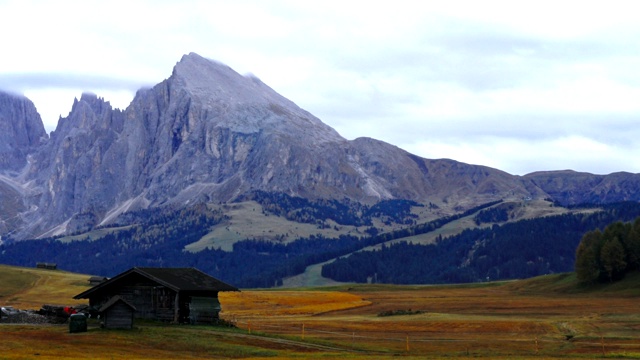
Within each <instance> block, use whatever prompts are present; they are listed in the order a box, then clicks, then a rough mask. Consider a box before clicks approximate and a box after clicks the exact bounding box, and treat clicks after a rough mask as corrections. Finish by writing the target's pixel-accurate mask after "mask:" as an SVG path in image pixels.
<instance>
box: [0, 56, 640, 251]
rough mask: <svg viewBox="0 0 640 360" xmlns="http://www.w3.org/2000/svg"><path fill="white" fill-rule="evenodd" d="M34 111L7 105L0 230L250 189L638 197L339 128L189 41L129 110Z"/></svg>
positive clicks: (310, 194)
mask: <svg viewBox="0 0 640 360" xmlns="http://www.w3.org/2000/svg"><path fill="white" fill-rule="evenodd" d="M5 98H6V95H5ZM0 99H2V98H0ZM8 101H9V100H6V101H5V102H8ZM20 101H25V100H19V99H18V100H15V99H14V100H11V105H7V106H5V108H9V109H12V108H15V107H16V106H18V107H19V105H13V104H14V103H15V104H18V103H19V102H20ZM24 106H27V105H24ZM31 106H33V104H31ZM29 109H31V108H30V107H29ZM0 110H2V109H0ZM34 112H35V107H33V109H32V110H28V111H26V112H24V114H25V115H24V116H22V117H20V116H17V117H16V116H15V114H14V113H16V112H15V111H14V112H12V114H14V115H13V116H12V117H11V119H12V120H10V121H7V120H5V121H3V122H0V125H2V124H4V125H3V126H5V128H7V127H8V125H7V124H18V125H21V126H22V127H23V128H29V129H31V130H29V136H28V139H29V142H28V144H25V145H20V147H18V148H17V149H18V150H19V151H18V152H16V153H14V154H17V155H12V156H13V158H12V160H11V164H9V163H6V164H4V165H1V164H2V163H0V173H1V174H2V175H3V176H4V179H5V180H2V179H3V178H1V177H0V183H2V184H5V185H6V186H4V187H1V186H0V191H1V192H2V193H1V194H3V196H6V197H7V198H8V199H11V201H12V202H14V203H16V204H18V203H20V204H21V205H20V206H18V205H16V206H15V208H14V209H6V210H4V211H3V215H2V216H3V217H2V219H1V221H2V224H3V227H0V234H1V233H3V232H4V234H9V235H10V236H11V237H12V238H15V239H25V238H33V237H43V236H54V235H60V234H68V233H71V232H75V231H80V230H81V229H91V228H93V227H96V226H104V225H108V224H109V223H110V221H113V220H114V219H115V218H117V217H118V215H119V214H122V213H124V212H126V211H131V210H139V209H146V208H154V207H162V206H190V205H192V204H196V203H202V202H214V203H227V202H233V201H236V200H237V199H241V198H243V197H246V196H247V194H251V193H252V192H254V191H267V192H275V193H283V194H287V195H290V196H299V197H303V198H309V199H333V200H340V201H342V200H344V199H349V200H350V201H356V202H362V203H365V204H374V203H376V202H378V201H380V200H387V199H407V200H412V201H417V202H420V203H427V202H429V203H432V204H435V205H436V206H438V207H440V208H442V209H443V210H444V211H449V213H451V212H454V211H460V210H465V209H468V208H472V207H474V206H477V205H478V204H481V203H487V202H490V201H494V200H498V199H503V198H512V199H513V198H515V199H518V198H526V197H540V198H551V199H553V200H555V201H557V202H559V203H562V204H564V205H570V204H576V203H580V202H598V201H597V200H601V201H602V202H611V201H620V200H634V201H637V200H640V195H639V194H640V192H638V191H637V189H639V188H640V175H639V174H628V173H614V174H610V175H593V174H587V173H578V172H572V173H567V172H548V171H546V172H535V173H532V174H527V175H524V176H515V175H511V174H508V173H506V172H504V171H501V170H498V169H493V168H490V167H486V166H479V165H469V164H465V163H461V162H457V161H455V160H449V159H424V158H421V157H419V156H416V155H414V154H410V153H409V152H407V151H405V150H402V149H400V148H398V147H397V146H394V145H391V144H387V143H384V142H382V141H379V140H375V139H371V138H357V139H355V140H346V139H345V138H343V137H342V136H340V134H338V133H337V132H336V131H335V130H334V129H333V128H331V127H329V126H328V125H326V124H324V123H323V122H322V121H321V120H320V119H318V118H316V117H315V116H313V115H312V114H310V113H309V112H307V111H305V110H303V109H301V108H300V107H298V106H297V105H296V104H295V103H293V102H292V101H290V100H288V99H286V98H284V97H283V96H281V95H280V94H278V93H277V92H275V91H274V90H273V89H271V88H270V87H268V86H267V85H266V84H264V83H263V82H262V81H260V80H259V79H257V78H256V77H254V76H242V75H240V74H238V73H237V72H235V71H234V70H233V69H231V68H230V67H228V66H226V65H224V64H221V63H219V62H215V61H212V60H208V59H205V58H203V57H201V56H200V55H197V54H195V53H190V54H188V55H184V56H183V57H182V59H181V60H180V61H179V62H178V63H177V64H176V66H175V67H174V69H173V72H172V74H171V76H170V77H169V78H167V79H166V80H164V81H162V82H160V83H158V84H157V85H155V86H153V87H150V88H144V89H140V90H139V91H138V92H137V93H136V95H135V97H134V99H133V100H132V102H131V104H130V105H129V106H128V107H127V108H126V109H124V110H119V109H114V108H113V107H112V106H111V105H110V104H109V102H107V101H105V100H104V99H102V98H100V97H98V96H97V95H95V94H88V93H85V94H83V95H82V96H81V97H80V99H75V100H74V102H73V105H72V109H71V111H70V112H69V114H68V115H67V116H66V117H61V118H60V121H59V123H58V126H57V127H56V129H55V130H54V131H53V132H52V133H51V134H50V137H46V132H44V131H43V129H44V127H43V125H42V121H41V119H40V118H39V116H37V117H36V116H35V115H34V114H33V113H34ZM17 113H18V114H22V113H20V112H17ZM35 114H37V112H35ZM38 121H39V123H38ZM32 123H33V124H35V125H33V124H32ZM40 128H42V131H41V130H40ZM42 133H44V135H43V134H42ZM33 139H38V141H34V140H33ZM7 144H8V142H7ZM13 148H15V146H14V147H12V148H11V149H12V151H13ZM0 155H1V154H0ZM19 169H22V170H21V171H22V172H21V173H20V174H19V175H18V174H17V173H16V171H17V170H19ZM10 185H11V186H10ZM16 186H17V187H16ZM3 189H4V190H3ZM10 189H13V190H15V189H21V190H20V191H11V190H10ZM9 219H12V220H11V221H9Z"/></svg>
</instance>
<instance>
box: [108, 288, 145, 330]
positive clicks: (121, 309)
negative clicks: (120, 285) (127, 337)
mask: <svg viewBox="0 0 640 360" xmlns="http://www.w3.org/2000/svg"><path fill="white" fill-rule="evenodd" d="M99 312H100V314H101V315H102V319H103V320H102V322H103V325H104V327H105V328H106V329H131V328H133V318H134V316H135V312H136V308H135V306H133V305H131V304H130V303H129V302H128V301H126V300H125V299H123V298H121V297H120V296H119V295H116V296H114V297H112V298H111V300H109V301H107V302H106V303H105V304H104V305H102V307H101V308H100V310H99Z"/></svg>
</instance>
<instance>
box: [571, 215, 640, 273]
mask: <svg viewBox="0 0 640 360" xmlns="http://www.w3.org/2000/svg"><path fill="white" fill-rule="evenodd" d="M637 270H640V217H639V218H636V220H635V221H634V222H633V223H631V222H627V223H624V222H621V221H618V222H615V223H613V224H610V225H608V226H607V227H605V228H604V230H603V231H601V230H599V229H596V230H593V231H589V232H587V233H586V234H584V236H583V237H582V239H581V241H580V244H579V245H578V248H577V249H576V263H575V272H576V276H577V278H578V280H579V281H580V282H582V283H584V284H594V283H602V282H613V281H616V280H620V279H622V278H623V277H624V276H625V275H626V274H627V273H629V272H631V271H637Z"/></svg>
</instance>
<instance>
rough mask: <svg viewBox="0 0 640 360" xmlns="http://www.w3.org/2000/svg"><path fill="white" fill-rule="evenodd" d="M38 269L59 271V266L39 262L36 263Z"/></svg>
mask: <svg viewBox="0 0 640 360" xmlns="http://www.w3.org/2000/svg"><path fill="white" fill-rule="evenodd" d="M36 268H38V269H47V270H58V264H55V263H42V262H39V263H36Z"/></svg>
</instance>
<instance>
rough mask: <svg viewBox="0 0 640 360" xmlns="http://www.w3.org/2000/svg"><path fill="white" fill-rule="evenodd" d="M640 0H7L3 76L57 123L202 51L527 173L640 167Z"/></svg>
mask: <svg viewBox="0 0 640 360" xmlns="http://www.w3.org/2000/svg"><path fill="white" fill-rule="evenodd" d="M638 8H640V5H638V4H637V3H636V2H633V1H629V2H623V1H615V0H614V1H607V2H604V1H558V0H556V1H491V0H483V1H473V0H470V1H437V2H436V1H433V2H431V1H429V2H427V1H413V0H412V1H399V0H395V1H348V0H341V1H329V0H323V1H257V0H256V1H188V0H187V1H158V0H155V1H151V0H150V1H134V0H132V1H28V0H27V1H25V0H20V1H6V0H0V34H2V35H0V39H1V40H2V41H1V42H0V48H1V49H2V55H0V89H2V90H5V91H11V92H14V93H20V94H24V95H26V96H27V97H29V98H30V99H31V100H32V101H33V102H34V103H35V105H36V107H37V108H38V111H39V112H40V114H41V116H42V118H43V121H44V123H45V127H46V128H47V130H48V131H51V130H54V129H55V126H56V123H57V120H58V118H59V116H60V115H62V116H66V115H67V114H68V112H69V111H70V109H71V104H72V103H73V99H74V97H79V96H80V94H81V93H82V92H83V91H89V92H94V93H96V94H98V95H99V96H101V97H104V98H105V99H106V100H108V101H110V102H111V104H112V105H114V106H115V107H119V108H126V106H127V105H128V104H129V102H130V101H131V100H132V98H133V96H134V93H135V91H136V90H137V89H139V88H140V87H143V86H150V85H154V84H156V83H158V82H160V81H162V80H164V79H166V78H167V77H169V76H170V75H171V70H172V68H173V66H174V65H175V63H176V62H177V61H179V60H180V58H181V56H182V55H183V54H186V53H189V52H196V53H198V54H200V55H202V56H204V57H207V58H211V59H215V60H218V61H220V62H223V63H225V64H227V65H229V66H230V67H232V68H233V69H235V70H236V71H238V72H239V73H242V74H245V73H252V74H254V75H256V76H257V77H259V78H260V79H261V80H262V81H264V82H265V83H266V84H268V85H269V86H271V87H272V88H273V89H275V90H276V91H278V92H279V93H281V94H282V95H284V96H285V97H287V98H289V99H290V100H292V101H294V102H295V103H297V104H298V105H299V106H300V107H302V108H304V109H306V110H308V111H310V112H311V113H313V114H314V115H316V116H317V117H319V118H320V119H321V120H322V121H324V122H325V123H327V124H328V125H330V126H332V127H333V128H335V129H336V130H337V131H338V132H339V133H340V134H342V135H343V136H344V137H346V138H348V139H354V138H357V137H361V136H367V137H373V138H376V139H379V140H383V141H386V142H389V143H391V144H394V145H397V146H399V147H401V148H403V149H405V150H408V151H410V152H412V153H415V154H418V155H420V156H423V157H426V158H450V159H455V160H459V161H463V162H467V163H471V164H481V165H487V166H491V167H494V168H498V169H501V170H504V171H507V172H509V173H511V174H518V175H523V174H526V173H529V172H532V171H538V170H563V169H573V170H576V171H586V172H591V173H596V174H608V173H611V172H616V171H628V172H634V173H639V172H640V141H638V139H640V22H638V20H637V13H638V11H637V10H638Z"/></svg>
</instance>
